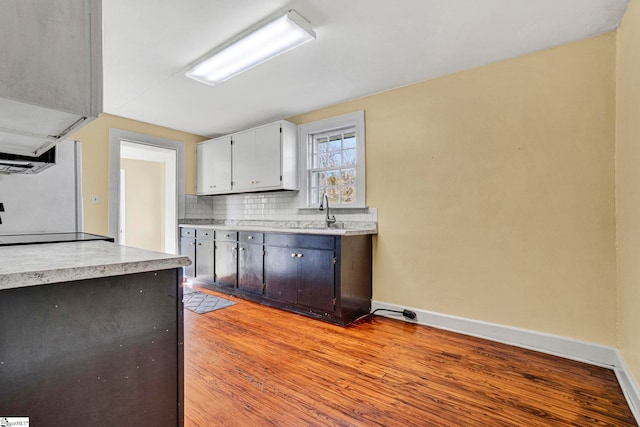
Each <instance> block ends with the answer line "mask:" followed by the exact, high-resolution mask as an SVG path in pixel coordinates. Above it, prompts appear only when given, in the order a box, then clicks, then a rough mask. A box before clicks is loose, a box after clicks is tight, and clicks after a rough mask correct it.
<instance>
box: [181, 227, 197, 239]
mask: <svg viewBox="0 0 640 427" xmlns="http://www.w3.org/2000/svg"><path fill="white" fill-rule="evenodd" d="M180 237H196V229H195V228H184V227H181V228H180Z"/></svg>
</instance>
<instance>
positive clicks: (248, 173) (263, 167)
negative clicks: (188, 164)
mask: <svg viewBox="0 0 640 427" xmlns="http://www.w3.org/2000/svg"><path fill="white" fill-rule="evenodd" d="M297 140H298V127H297V126H296V125H295V124H293V123H290V122H287V121H285V120H280V121H277V122H274V123H269V124H266V125H263V126H259V127H256V128H252V129H248V130H245V131H242V132H237V133H234V134H232V135H226V136H223V137H220V138H214V139H211V140H208V141H204V142H201V143H200V144H198V145H197V147H196V150H197V151H196V153H197V165H198V166H197V167H198V170H197V187H196V190H197V193H198V194H199V195H212V194H232V193H247V192H255V191H272V190H298V150H297Z"/></svg>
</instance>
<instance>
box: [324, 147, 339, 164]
mask: <svg viewBox="0 0 640 427" xmlns="http://www.w3.org/2000/svg"><path fill="white" fill-rule="evenodd" d="M324 156H327V164H326V166H324V167H325V168H335V167H336V166H340V165H341V164H342V154H341V153H340V151H335V152H333V153H328V154H324Z"/></svg>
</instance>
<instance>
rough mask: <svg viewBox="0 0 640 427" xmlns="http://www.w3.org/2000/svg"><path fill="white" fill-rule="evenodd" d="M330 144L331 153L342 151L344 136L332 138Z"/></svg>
mask: <svg viewBox="0 0 640 427" xmlns="http://www.w3.org/2000/svg"><path fill="white" fill-rule="evenodd" d="M328 144H329V147H328V148H329V151H340V150H341V149H342V135H337V136H332V137H331V138H330V139H329V143H328Z"/></svg>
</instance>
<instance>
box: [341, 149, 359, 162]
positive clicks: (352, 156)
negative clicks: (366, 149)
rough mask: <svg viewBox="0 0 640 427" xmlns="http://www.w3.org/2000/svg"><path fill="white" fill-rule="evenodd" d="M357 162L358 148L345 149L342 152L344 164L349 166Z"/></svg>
mask: <svg viewBox="0 0 640 427" xmlns="http://www.w3.org/2000/svg"><path fill="white" fill-rule="evenodd" d="M355 164H356V150H355V149H351V150H344V151H343V152H342V165H343V166H349V165H355Z"/></svg>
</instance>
